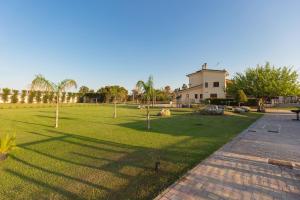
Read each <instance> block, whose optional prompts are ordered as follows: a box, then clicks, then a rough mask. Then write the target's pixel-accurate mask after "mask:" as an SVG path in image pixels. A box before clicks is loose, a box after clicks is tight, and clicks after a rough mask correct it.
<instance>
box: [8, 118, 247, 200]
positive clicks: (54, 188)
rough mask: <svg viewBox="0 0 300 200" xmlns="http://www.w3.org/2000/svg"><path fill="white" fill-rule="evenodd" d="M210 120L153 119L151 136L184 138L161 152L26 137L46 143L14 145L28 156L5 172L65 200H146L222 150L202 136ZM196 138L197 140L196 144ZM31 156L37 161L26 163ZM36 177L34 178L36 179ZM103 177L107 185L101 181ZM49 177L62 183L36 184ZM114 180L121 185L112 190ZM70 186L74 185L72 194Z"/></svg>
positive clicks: (63, 136)
mask: <svg viewBox="0 0 300 200" xmlns="http://www.w3.org/2000/svg"><path fill="white" fill-rule="evenodd" d="M217 118H218V117H217ZM213 119H216V118H213V117H212V118H206V119H205V120H201V117H199V116H198V117H196V116H191V115H186V116H176V115H175V116H173V117H171V118H157V119H153V120H152V126H153V129H151V132H154V133H161V134H169V135H173V136H188V137H184V138H183V139H181V140H180V141H178V142H177V143H175V144H170V145H168V146H164V147H162V148H160V149H157V148H150V147H141V146H134V145H128V144H122V143H117V142H111V141H105V140H101V139H97V138H93V137H87V136H82V135H79V134H76V133H68V132H64V131H59V130H53V129H45V130H43V131H44V132H46V133H47V134H44V133H38V132H31V133H32V134H36V135H40V136H45V137H46V138H42V139H41V140H38V141H33V142H27V143H23V144H21V145H19V148H20V149H22V150H23V151H24V152H23V154H27V156H24V158H21V157H20V156H18V155H17V154H14V155H13V156H11V157H10V158H9V159H10V160H11V162H15V165H14V166H20V168H18V167H13V168H6V169H5V171H6V172H7V173H9V174H11V175H13V176H15V177H17V178H19V179H21V180H22V181H24V183H29V184H32V185H38V186H39V187H42V188H43V189H42V190H43V191H47V192H48V193H53V194H58V195H60V196H63V197H65V198H69V199H88V198H91V199H93V198H94V199H151V198H153V197H155V196H156V195H157V194H158V193H159V192H160V191H161V190H162V189H164V188H165V187H167V186H168V185H170V184H171V183H172V182H174V181H175V180H177V179H178V178H179V177H180V176H181V175H182V174H183V173H185V172H186V171H187V170H188V169H190V168H191V167H193V166H194V165H195V164H197V163H198V162H199V161H200V160H202V159H204V158H205V157H206V156H208V155H209V154H211V153H212V152H213V151H214V150H216V149H217V148H218V147H219V146H220V145H221V143H217V144H216V142H215V141H213V140H210V138H211V135H210V134H202V132H201V131H202V130H201V129H202V127H203V126H204V127H205V126H206V125H209V123H215V121H213ZM243 119H244V120H245V118H243ZM143 122H144V121H142V120H136V121H133V122H130V123H125V124H116V125H117V126H122V127H126V128H130V129H134V130H138V131H141V132H146V131H147V130H145V126H144V125H145V124H144V123H143ZM196 123H198V124H199V123H201V124H203V125H201V126H199V125H196ZM151 132H149V134H151ZM199 132H200V133H201V134H202V135H200V136H201V137H200V138H199V135H198V134H199ZM204 132H205V130H204ZM204 132H203V133H204ZM147 134H148V133H147ZM214 136H218V135H216V134H215V135H214ZM216 138H217V137H215V138H214V139H216ZM206 140H207V141H206ZM203 141H204V142H203ZM223 142H225V141H223ZM33 156H38V157H39V158H40V159H38V160H37V159H31V157H33ZM158 160H159V161H160V169H159V171H158V172H156V171H155V170H154V167H155V162H156V161H158ZM53 162H55V163H59V165H63V166H66V167H65V168H63V169H56V168H54V167H53V166H52V165H51V163H53ZM51 166H52V167H51ZM22 168H29V169H30V172H29V173H28V171H23V170H22ZM68 168H70V169H73V170H74V171H75V172H72V173H71V174H70V172H69V171H66V169H68ZM35 174H38V175H39V176H37V177H36V176H35ZM78 174H81V175H78ZM82 174H83V175H82ZM103 175H104V177H105V179H109V180H104V179H103V178H104V177H103ZM49 176H50V177H52V178H57V177H60V178H62V179H63V181H62V183H60V182H57V183H56V182H55V183H53V182H49V181H48V180H47V178H45V179H40V178H38V177H49ZM114 180H122V181H121V182H120V184H119V185H118V184H117V185H118V186H115V187H113V188H111V183H114ZM70 182H71V183H72V184H71V185H70ZM67 183H68V184H67ZM78 184H79V185H80V186H78ZM73 185H77V187H76V190H75V189H74V187H73ZM81 190H84V191H87V193H85V194H88V195H92V193H93V191H97V192H98V193H99V194H97V195H96V196H94V197H93V196H86V195H85V196H83V193H82V191H81ZM43 191H41V193H43ZM16 195H18V194H17V193H16Z"/></svg>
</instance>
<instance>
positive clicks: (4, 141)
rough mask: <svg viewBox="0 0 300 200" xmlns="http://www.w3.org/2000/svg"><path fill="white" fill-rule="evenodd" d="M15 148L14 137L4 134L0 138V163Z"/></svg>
mask: <svg viewBox="0 0 300 200" xmlns="http://www.w3.org/2000/svg"><path fill="white" fill-rule="evenodd" d="M15 148H16V136H10V135H8V134H6V135H5V136H3V137H1V138H0V161H3V160H5V159H6V158H7V154H8V153H9V152H10V151H12V150H14V149H15Z"/></svg>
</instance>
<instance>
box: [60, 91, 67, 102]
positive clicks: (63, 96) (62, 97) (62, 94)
mask: <svg viewBox="0 0 300 200" xmlns="http://www.w3.org/2000/svg"><path fill="white" fill-rule="evenodd" d="M65 101H66V92H62V93H61V102H62V103H64V102H65Z"/></svg>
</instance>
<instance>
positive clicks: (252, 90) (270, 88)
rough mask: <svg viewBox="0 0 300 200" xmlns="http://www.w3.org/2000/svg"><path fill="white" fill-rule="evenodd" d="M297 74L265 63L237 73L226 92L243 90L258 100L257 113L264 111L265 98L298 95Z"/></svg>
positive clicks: (286, 68) (290, 69) (289, 69)
mask: <svg viewBox="0 0 300 200" xmlns="http://www.w3.org/2000/svg"><path fill="white" fill-rule="evenodd" d="M299 88H300V87H299V82H298V74H297V72H296V71H295V70H293V69H292V68H288V67H274V66H271V65H270V63H269V62H267V63H266V64H265V65H264V66H260V65H257V67H256V68H248V69H247V70H246V71H245V72H244V73H237V74H236V75H235V76H234V78H233V81H232V84H230V85H228V91H231V92H234V91H237V90H243V91H244V92H245V93H246V94H247V95H251V96H255V97H256V98H257V99H258V109H257V110H258V111H262V112H263V111H264V110H265V109H264V104H265V100H266V99H267V98H274V97H278V96H292V95H297V94H299Z"/></svg>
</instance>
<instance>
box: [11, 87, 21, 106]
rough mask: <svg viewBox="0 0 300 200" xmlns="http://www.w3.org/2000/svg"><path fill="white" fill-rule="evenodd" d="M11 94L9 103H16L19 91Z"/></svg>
mask: <svg viewBox="0 0 300 200" xmlns="http://www.w3.org/2000/svg"><path fill="white" fill-rule="evenodd" d="M12 92H13V94H12V96H11V103H18V101H19V98H18V96H19V90H13V91H12Z"/></svg>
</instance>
